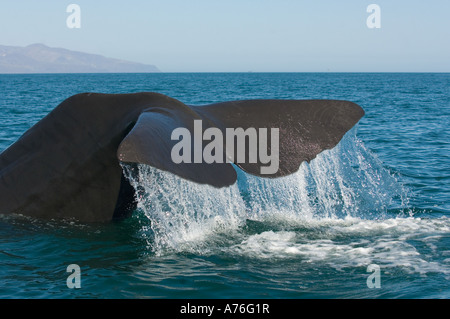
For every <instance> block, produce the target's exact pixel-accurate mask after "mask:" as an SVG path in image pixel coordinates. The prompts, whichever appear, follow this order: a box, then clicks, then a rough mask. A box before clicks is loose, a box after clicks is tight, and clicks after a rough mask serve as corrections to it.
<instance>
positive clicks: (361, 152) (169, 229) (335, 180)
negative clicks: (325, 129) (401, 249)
mask: <svg viewBox="0 0 450 319" xmlns="http://www.w3.org/2000/svg"><path fill="white" fill-rule="evenodd" d="M123 169H124V172H125V175H126V176H127V178H128V179H129V180H130V182H131V184H132V185H133V187H134V188H135V189H136V194H137V196H138V210H139V211H140V212H141V213H142V214H143V215H144V216H145V217H146V218H147V219H148V220H149V221H150V225H149V226H148V227H146V228H145V229H144V232H146V235H147V236H148V238H149V244H150V245H151V247H152V248H153V250H154V251H155V252H161V251H165V250H167V249H169V250H176V251H183V250H184V249H185V248H186V247H187V246H188V247H189V246H190V245H191V244H192V243H195V244H196V245H197V247H198V245H199V243H202V242H203V243H204V242H205V241H207V240H209V239H210V238H211V237H210V235H211V234H218V233H222V234H229V233H233V232H237V231H238V230H239V229H240V228H241V227H242V226H244V225H245V223H246V221H247V220H254V221H263V222H267V221H277V220H282V221H284V222H287V221H299V220H317V219H342V218H348V217H357V218H363V219H378V218H383V217H384V216H385V215H386V213H387V212H388V210H389V209H390V208H391V207H392V206H393V205H394V204H395V203H399V204H400V205H403V201H404V199H405V198H406V197H405V195H404V194H405V193H404V190H403V188H402V187H400V186H399V183H398V182H397V180H396V178H395V177H393V176H392V175H391V174H390V173H389V172H388V171H387V170H386V169H384V168H383V166H382V164H381V162H379V161H378V160H377V159H376V158H375V157H374V156H373V155H372V154H370V152H368V151H367V149H366V148H365V147H364V145H363V144H362V142H361V141H359V140H358V139H357V138H356V134H355V132H354V131H351V132H349V133H348V134H347V135H346V136H345V137H344V139H343V140H342V141H341V143H340V144H339V145H338V146H337V147H335V148H334V149H332V150H327V151H324V152H322V153H321V154H319V156H317V158H316V159H314V160H313V161H311V163H310V164H307V163H303V164H302V165H301V166H300V169H299V171H298V172H297V173H295V174H292V175H290V176H287V177H283V178H277V179H263V178H259V177H255V176H252V175H249V174H247V173H245V172H243V171H241V170H239V169H238V168H236V171H237V172H238V182H237V183H236V184H235V185H232V186H230V187H228V188H221V189H217V188H214V187H212V186H208V185H199V184H196V183H194V182H190V181H187V180H184V179H182V178H179V177H177V176H175V175H173V174H171V173H167V172H164V171H161V170H158V169H156V168H153V167H150V166H146V165H137V166H128V165H124V166H123Z"/></svg>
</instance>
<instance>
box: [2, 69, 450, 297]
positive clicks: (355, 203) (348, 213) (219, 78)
mask: <svg viewBox="0 0 450 319" xmlns="http://www.w3.org/2000/svg"><path fill="white" fill-rule="evenodd" d="M449 83H450V74H449V73H161V74H159V73H158V74H35V75H0V151H2V150H4V149H6V148H7V147H8V146H9V145H11V144H12V143H13V142H14V141H16V140H17V139H18V138H19V137H20V136H21V135H22V134H23V133H24V132H25V131H26V130H27V129H28V128H30V127H31V126H32V125H33V124H35V123H36V122H37V121H39V120H40V119H41V118H42V117H43V116H45V115H46V114H47V113H48V112H50V111H51V110H52V109H53V108H55V107H56V106H57V105H58V104H59V103H60V102H62V101H63V100H64V99H66V98H68V97H69V96H71V95H74V94H76V93H81V92H102V93H131V92H141V91H151V92H159V93H163V94H166V95H169V96H171V97H174V98H177V99H179V100H181V101H182V102H184V103H186V104H192V105H202V104H208V103H214V102H221V101H229V100H240V99H260V98H268V99H344V100H349V101H352V102H355V103H358V104H359V105H360V106H362V107H363V108H364V110H365V112H366V115H365V116H364V117H363V118H362V119H361V121H360V122H359V124H358V125H357V126H356V127H354V128H353V129H352V130H351V131H349V132H348V133H347V134H346V136H345V137H344V138H343V139H342V141H341V142H340V143H339V144H338V146H337V147H335V148H334V149H332V150H329V151H324V152H323V153H321V154H320V155H319V156H318V157H317V158H316V159H314V160H313V161H311V163H310V164H307V163H303V164H302V165H301V166H300V169H299V171H298V172H297V173H296V174H294V175H291V176H288V177H284V178H279V179H270V180H266V179H261V178H257V177H254V176H251V175H248V174H246V173H243V172H242V171H239V172H238V182H237V183H236V184H235V185H233V186H231V187H228V188H224V189H215V188H213V187H208V186H204V185H203V186H202V185H197V184H195V183H191V182H187V181H185V180H182V179H180V178H178V177H175V176H173V175H171V174H169V173H165V172H162V171H158V170H156V169H154V168H150V167H146V166H140V167H139V175H140V177H141V180H143V181H144V182H143V183H141V184H140V185H139V187H141V190H144V192H143V193H142V192H141V196H140V197H139V199H138V201H139V203H138V209H137V210H136V211H135V212H134V214H133V216H132V217H130V218H128V219H126V220H123V221H119V222H111V223H107V224H83V223H77V222H73V221H70V222H69V221H67V222H66V221H56V220H55V221H43V220H36V219H31V218H27V217H23V216H8V215H0V298H3V299H7V298H183V299H184V298H271V299H276V298H287V299H290V298H445V299H447V298H450V129H449V128H450V103H449V101H450V97H449ZM42 143H45V140H44V141H42ZM124 169H125V170H126V169H127V168H126V167H125V168H124ZM131 182H132V183H134V184H135V186H136V187H137V186H138V185H136V184H137V182H136V181H134V180H132V181H131ZM0 213H1V207H0ZM71 264H76V265H78V266H79V267H80V285H81V287H80V288H78V289H77V288H74V289H71V288H69V287H68V285H67V279H68V277H69V276H70V275H71V273H70V272H67V267H68V266H69V265H71ZM370 265H375V266H370ZM374 267H375V268H374ZM374 269H375V271H374Z"/></svg>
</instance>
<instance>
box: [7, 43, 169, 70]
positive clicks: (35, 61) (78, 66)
mask: <svg viewBox="0 0 450 319" xmlns="http://www.w3.org/2000/svg"><path fill="white" fill-rule="evenodd" d="M124 72H130V73H134V72H136V73H138V72H139V73H141V72H142V73H148V72H160V71H159V70H158V68H157V67H155V66H154V65H148V64H141V63H134V62H129V61H123V60H117V59H112V58H106V57H104V56H101V55H97V54H89V53H83V52H77V51H70V50H66V49H61V48H50V47H48V46H46V45H44V44H32V45H29V46H26V47H14V46H4V45H0V73H124Z"/></svg>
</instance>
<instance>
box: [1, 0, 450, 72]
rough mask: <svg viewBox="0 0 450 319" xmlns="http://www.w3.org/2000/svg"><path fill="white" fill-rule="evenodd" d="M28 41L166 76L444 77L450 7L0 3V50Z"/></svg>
mask: <svg viewBox="0 0 450 319" xmlns="http://www.w3.org/2000/svg"><path fill="white" fill-rule="evenodd" d="M71 3H75V4H78V5H79V6H80V7H81V28H80V29H69V28H67V26H66V19H67V17H68V16H69V13H66V7H67V6H68V5H69V4H71ZM371 3H375V4H378V5H379V6H380V8H381V28H380V29H369V28H368V27H367V25H366V19H367V17H368V16H369V15H370V13H367V12H366V8H367V6H368V5H369V4H371ZM32 43H44V44H46V45H48V46H54V47H64V48H67V49H71V50H77V51H83V52H88V53H96V54H101V55H104V56H108V57H113V58H119V59H125V60H130V61H135V62H141V63H148V64H154V65H156V66H158V67H159V68H160V69H161V70H162V71H166V72H215V71H219V72H246V71H254V72H265V71H268V72H303V71H304V72H309V71H313V72H326V71H332V72H333V71H334V72H346V71H360V72H366V71H368V72H370V71H381V72H384V71H387V72H389V71H400V72H428V71H429V72H450V1H449V0H430V1H416V0H414V1H406V0H395V1H393V0H382V1H381V0H369V1H364V0H345V1H336V0H316V1H310V0H220V1H216V0H159V1H151V0H150V1H138V0H129V1H111V0H95V1H93V0H69V1H61V0H53V1H50V0H40V1H35V0H19V1H5V0H2V1H1V2H0V44H3V45H18V46H26V45H29V44H32Z"/></svg>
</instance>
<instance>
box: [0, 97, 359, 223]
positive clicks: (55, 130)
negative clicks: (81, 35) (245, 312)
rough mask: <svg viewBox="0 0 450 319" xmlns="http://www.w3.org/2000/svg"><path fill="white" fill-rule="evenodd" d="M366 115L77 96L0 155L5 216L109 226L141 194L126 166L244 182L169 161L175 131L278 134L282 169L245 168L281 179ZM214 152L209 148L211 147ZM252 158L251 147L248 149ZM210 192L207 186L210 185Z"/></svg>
mask: <svg viewBox="0 0 450 319" xmlns="http://www.w3.org/2000/svg"><path fill="white" fill-rule="evenodd" d="M363 115H364V111H363V109H362V108H361V107H360V106H358V105H357V104H355V103H352V102H348V101H340V100H243V101H230V102H223V103H217V104H210V105H205V106H188V105H185V104H184V103H182V102H180V101H178V100H176V99H173V98H170V97H168V96H165V95H162V94H158V93H150V92H141V93H131V94H99V93H82V94H77V95H74V96H72V97H69V98H68V99H66V100H65V101H63V102H62V103H61V104H60V105H58V106H57V107H56V108H55V109H54V110H53V111H51V112H50V113H49V114H48V115H47V116H46V117H44V118H43V119H42V120H40V121H39V122H38V123H36V124H35V125H34V126H33V127H32V128H30V129H29V130H28V131H27V132H25V133H24V134H23V136H21V137H20V138H19V139H18V140H17V141H16V142H15V143H14V144H12V145H11V146H10V147H9V148H7V149H6V150H4V151H3V152H2V153H1V154H0V214H22V215H25V216H32V217H36V218H44V219H75V220H78V221H81V222H108V221H111V220H112V219H114V218H117V217H120V216H125V215H127V214H128V213H130V212H132V211H133V209H134V206H135V205H134V204H135V196H134V190H133V188H132V187H131V186H130V185H129V183H128V181H127V180H126V179H125V178H124V176H123V171H122V167H121V166H120V163H121V162H123V163H128V164H130V165H133V163H142V164H147V165H150V166H153V167H156V168H158V169H161V170H165V171H168V172H171V173H173V174H176V175H178V176H180V177H182V178H184V179H187V180H191V181H194V182H197V183H201V184H208V185H211V186H214V187H226V186H229V185H232V184H234V183H235V181H236V178H237V177H236V176H237V175H236V171H235V169H234V168H233V166H232V165H231V164H230V163H222V164H221V163H213V164H206V163H181V164H175V163H174V162H173V161H172V160H171V149H172V147H173V146H174V145H175V144H176V143H178V141H176V140H171V133H172V131H173V130H174V129H175V128H178V127H185V128H188V129H189V130H190V131H191V132H192V131H193V122H194V121H193V120H194V119H201V120H202V123H203V129H206V128H208V127H217V128H219V129H220V130H221V131H222V132H223V134H224V136H225V129H226V128H238V127H242V128H244V129H246V128H250V127H254V128H256V129H258V128H279V170H278V171H277V172H276V173H274V174H272V175H261V174H260V167H261V165H262V163H259V162H258V163H245V164H244V163H237V164H236V165H237V166H238V167H239V168H240V169H242V170H244V171H246V172H248V173H251V174H254V175H258V176H263V177H269V178H275V177H279V176H285V175H289V174H292V173H294V172H295V171H297V170H298V168H299V166H300V164H301V163H302V162H303V161H307V162H309V161H311V160H312V159H313V158H315V157H316V156H317V154H319V153H320V152H322V151H323V150H326V149H331V148H333V147H334V146H336V145H337V144H338V143H339V141H340V140H341V139H342V137H343V136H344V134H345V133H346V132H347V131H348V130H349V129H351V128H352V127H353V126H354V125H355V124H356V123H357V122H358V121H359V120H360V118H361V117H362V116H363ZM205 143H206V142H205ZM246 147H247V149H248V145H247V146H246ZM205 187H206V186H205Z"/></svg>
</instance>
